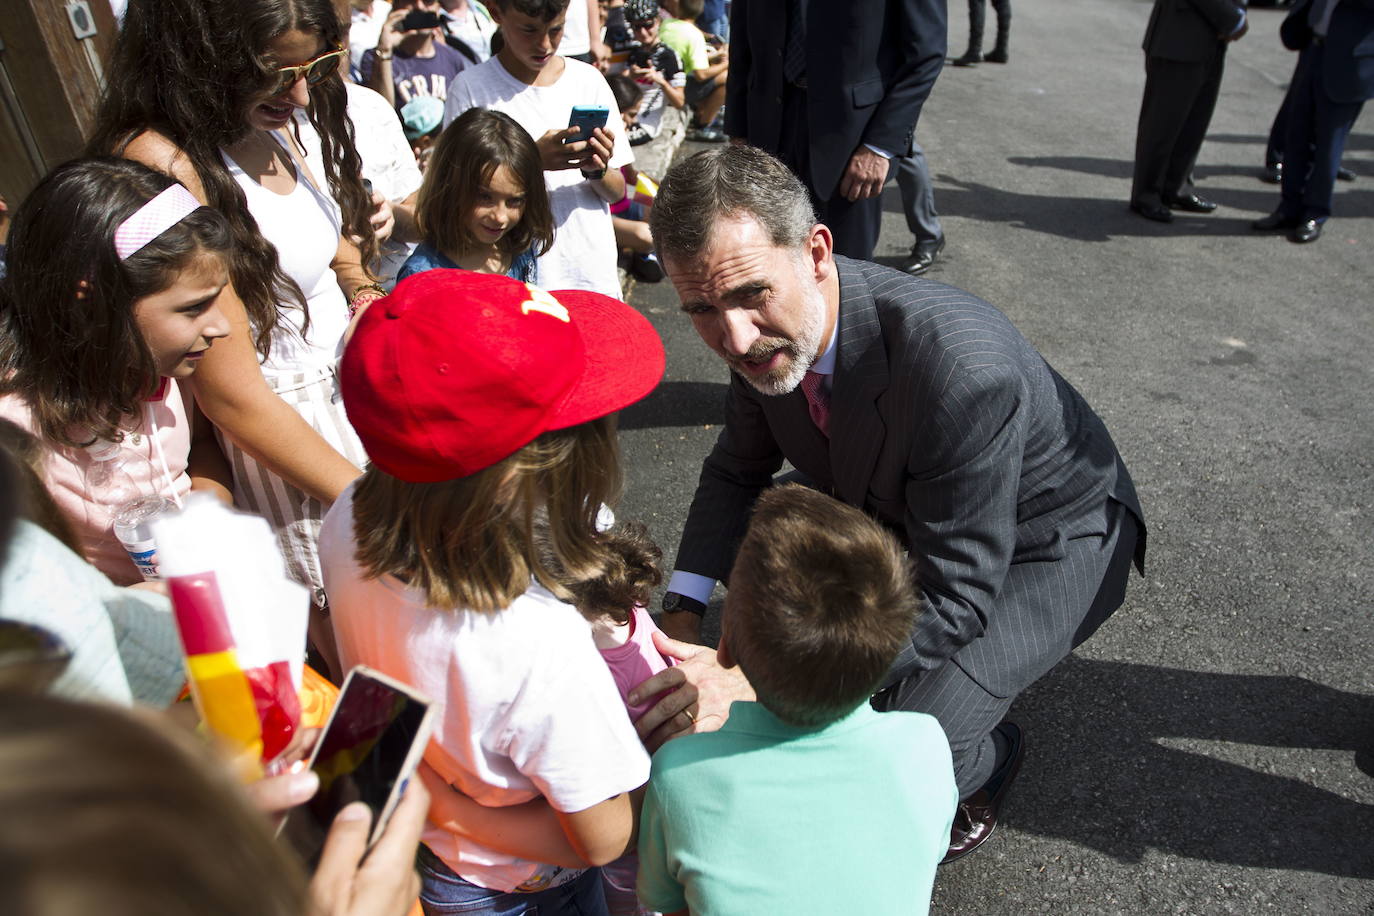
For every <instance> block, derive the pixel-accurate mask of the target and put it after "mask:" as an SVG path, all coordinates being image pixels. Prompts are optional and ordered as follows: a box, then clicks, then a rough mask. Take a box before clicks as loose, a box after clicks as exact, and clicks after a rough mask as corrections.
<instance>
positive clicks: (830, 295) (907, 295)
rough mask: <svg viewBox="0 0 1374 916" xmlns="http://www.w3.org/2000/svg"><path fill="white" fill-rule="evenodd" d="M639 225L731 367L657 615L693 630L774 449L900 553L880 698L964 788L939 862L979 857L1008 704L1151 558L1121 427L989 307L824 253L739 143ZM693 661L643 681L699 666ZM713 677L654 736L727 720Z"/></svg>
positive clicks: (700, 328) (675, 185)
mask: <svg viewBox="0 0 1374 916" xmlns="http://www.w3.org/2000/svg"><path fill="white" fill-rule="evenodd" d="M651 220H652V228H653V232H654V238H655V239H660V240H664V241H661V242H660V254H661V256H662V259H663V262H664V267H665V269H666V270H667V272H668V275H669V277H670V278H671V279H672V281H673V283H674V285H675V286H676V287H677V290H678V293H679V296H680V297H681V299H682V308H683V311H684V312H686V313H687V314H688V315H689V316H690V317H691V319H692V322H693V324H694V326H695V328H696V330H697V332H698V333H699V334H700V335H701V337H702V339H703V341H705V342H706V343H707V345H708V346H710V347H711V348H712V349H713V350H715V351H716V352H717V353H718V354H719V355H720V356H721V357H722V358H723V359H724V360H725V361H726V363H727V364H728V365H729V366H730V367H731V368H732V369H733V370H734V372H733V374H732V376H731V380H730V390H729V397H728V401H727V404H726V415H725V426H724V429H723V431H722V433H721V435H720V438H719V440H718V441H717V443H716V446H715V448H714V450H713V451H712V452H711V454H710V455H709V456H708V457H707V459H706V461H705V463H704V465H703V467H702V472H701V479H700V482H699V484H698V488H697V492H696V495H695V497H694V499H693V501H692V507H691V510H690V512H689V515H688V519H687V523H686V526H685V528H684V531H683V537H682V543H681V546H680V547H679V549H678V554H677V561H676V570H677V571H676V572H675V573H674V575H673V578H672V580H671V581H670V582H669V586H668V595H667V597H666V598H665V601H664V611H665V615H664V622H663V626H664V629H665V630H666V631H668V632H669V633H670V634H676V635H678V636H679V637H680V638H685V639H689V640H690V639H692V638H693V636H694V634H695V633H696V632H698V631H697V630H696V625H697V618H696V617H694V616H693V613H694V612H696V613H699V612H700V611H701V610H703V609H704V605H703V602H704V601H705V599H706V597H707V596H708V595H709V591H710V587H711V586H712V585H713V584H714V580H717V579H719V580H723V581H728V577H729V573H730V568H731V565H732V563H733V560H734V553H735V550H736V548H737V545H738V543H739V541H740V539H741V538H742V537H743V534H744V531H745V527H746V525H747V523H748V519H749V511H750V507H751V505H752V504H753V501H754V500H755V498H756V497H757V496H758V494H759V493H760V492H761V491H762V490H763V489H764V488H765V487H768V486H770V485H771V484H772V483H773V479H774V475H775V474H776V473H777V472H778V471H779V469H780V468H781V466H782V463H783V461H784V460H787V461H790V462H791V463H792V465H793V466H794V468H795V469H796V471H797V472H798V474H799V475H801V476H802V477H804V478H806V479H807V480H808V482H810V483H811V484H812V485H814V486H816V487H817V488H819V489H822V490H824V491H826V492H830V493H832V494H833V495H834V496H835V497H836V498H838V499H841V500H843V501H844V502H846V503H848V504H850V505H853V506H858V507H860V508H862V509H864V510H865V511H867V512H869V513H870V514H871V515H873V516H874V517H875V518H877V519H879V520H881V521H882V522H884V523H885V524H886V525H887V526H888V527H889V528H890V529H891V530H892V531H893V532H894V533H896V534H897V535H898V536H899V537H900V538H901V539H902V540H903V541H904V542H905V543H906V545H907V547H908V548H909V549H910V552H911V559H912V561H913V563H914V564H915V568H916V571H917V573H918V580H919V583H920V589H921V597H922V599H923V602H922V612H921V615H920V618H919V622H918V624H917V627H916V630H915V632H914V633H913V634H912V639H911V644H910V646H909V647H908V648H907V650H906V651H905V652H904V653H903V655H902V656H901V657H900V658H899V659H898V660H897V663H896V664H895V665H894V667H893V669H892V670H891V672H890V674H889V677H888V679H887V682H886V685H885V687H884V690H883V691H881V692H880V693H879V694H878V696H876V697H875V700H874V702H875V705H876V706H878V707H879V708H882V709H907V710H917V711H920V712H926V713H930V714H931V715H934V716H936V718H938V719H939V720H940V723H941V725H942V726H943V727H944V729H945V732H946V735H947V736H948V738H949V740H950V746H951V749H952V751H953V753H954V765H955V778H956V780H957V781H958V784H959V788H960V795H961V798H962V799H963V800H962V802H961V805H960V815H959V816H958V817H956V820H955V832H954V836H953V837H951V847H950V853H949V856H950V857H951V858H953V857H957V856H958V855H961V854H963V853H965V852H968V851H971V850H972V849H973V848H974V847H976V846H977V845H978V844H979V843H981V842H982V841H983V840H984V839H986V837H987V835H988V834H989V833H990V832H991V830H992V827H993V825H994V824H995V822H996V817H997V811H998V807H999V806H1000V803H1001V800H1002V798H1003V796H1004V794H1005V791H1006V788H1007V786H1008V785H1009V784H1010V782H1011V780H1012V778H1013V777H1014V776H1015V775H1016V769H1017V766H1018V765H1019V762H1020V755H1021V750H1022V747H1023V742H1022V736H1021V732H1020V729H1019V728H1017V727H1016V726H1015V725H1013V724H1011V723H1007V722H1003V721H1002V720H1003V717H1004V715H1005V714H1006V712H1007V709H1008V708H1009V707H1010V705H1011V703H1012V701H1013V699H1014V698H1015V697H1016V695H1017V694H1018V693H1020V691H1022V690H1023V689H1025V688H1026V687H1027V686H1028V685H1029V684H1031V683H1032V682H1033V681H1035V680H1036V679H1037V678H1039V677H1040V676H1041V675H1043V674H1044V673H1045V672H1046V671H1048V670H1049V669H1050V668H1051V667H1053V666H1054V665H1055V664H1056V663H1057V662H1059V661H1060V660H1061V659H1062V658H1064V656H1066V655H1067V654H1068V653H1069V652H1070V651H1071V650H1072V648H1073V647H1074V646H1076V645H1077V644H1078V643H1080V642H1082V641H1083V640H1084V639H1086V638H1087V637H1088V636H1089V635H1091V633H1092V632H1093V631H1094V630H1095V629H1096V628H1097V626H1098V625H1099V624H1100V623H1101V622H1102V621H1103V620H1104V619H1105V618H1106V617H1107V616H1108V615H1109V614H1110V613H1111V612H1112V611H1113V610H1115V609H1116V607H1118V606H1119V605H1120V603H1121V601H1122V599H1123V597H1124V593H1125V585H1126V578H1127V575H1128V572H1129V567H1130V564H1131V560H1132V559H1133V558H1134V559H1136V561H1137V563H1140V562H1142V561H1143V555H1144V527H1143V524H1142V522H1141V521H1140V519H1141V512H1140V507H1139V503H1138V502H1137V499H1136V495H1135V490H1134V488H1133V486H1132V484H1131V479H1130V475H1129V474H1128V473H1127V471H1126V468H1125V466H1124V464H1122V462H1121V458H1120V456H1119V455H1118V454H1117V451H1116V447H1115V446H1114V445H1113V443H1112V439H1111V436H1110V435H1108V433H1107V430H1106V428H1105V427H1104V426H1103V424H1102V421H1101V420H1100V419H1099V418H1098V417H1097V415H1096V414H1095V413H1093V411H1092V409H1091V408H1090V407H1089V406H1088V404H1087V403H1086V402H1085V401H1084V400H1083V398H1082V397H1081V396H1080V395H1079V394H1078V393H1077V392H1076V391H1075V390H1074V389H1073V387H1072V386H1071V385H1069V383H1068V382H1066V381H1065V380H1064V379H1063V378H1062V377H1060V376H1059V374H1058V373H1056V372H1055V371H1054V370H1053V369H1052V368H1050V366H1049V365H1048V364H1046V362H1045V361H1044V359H1043V358H1042V357H1041V356H1040V355H1039V354H1038V353H1037V352H1036V351H1035V349H1034V348H1033V347H1032V346H1031V345H1030V344H1029V343H1028V342H1027V341H1026V340H1025V338H1024V337H1022V336H1021V335H1020V334H1019V333H1018V332H1017V330H1016V328H1015V327H1013V326H1012V324H1011V323H1010V322H1009V321H1008V320H1007V318H1006V317H1005V316H1004V315H1003V314H1002V313H1001V312H999V311H998V310H997V309H995V308H993V307H992V306H991V305H989V304H987V303H986V302H983V301H981V300H979V299H977V298H975V297H974V296H971V295H969V294H968V293H965V292H963V291H961V290H958V289H954V288H951V287H948V286H943V285H941V284H938V283H933V282H930V281H926V280H922V279H918V278H913V277H911V276H909V275H907V274H904V273H902V272H899V271H894V270H891V269H888V268H885V267H880V266H877V265H874V264H869V263H864V262H860V261H854V260H850V259H847V258H844V257H834V256H832V251H831V245H830V233H829V232H828V230H827V229H826V227H825V226H823V225H816V224H814V223H813V222H812V219H811V213H810V212H809V209H808V208H807V207H806V198H805V193H804V191H803V190H802V188H801V187H800V186H799V185H798V184H797V183H796V182H795V180H794V179H792V178H791V176H790V175H788V173H787V172H786V170H785V169H784V168H783V167H782V166H781V165H780V164H779V163H778V162H777V161H776V160H774V159H772V158H771V157H768V156H766V155H764V154H762V153H759V152H758V151H756V150H752V149H749V148H747V147H735V148H730V149H726V150H724V151H720V152H716V153H707V154H701V155H698V156H695V157H692V158H691V159H690V160H687V161H686V162H683V163H680V164H679V165H678V166H677V167H675V168H674V169H673V170H671V171H670V172H669V173H668V176H667V177H666V179H665V180H664V182H663V185H662V187H661V188H660V191H659V196H658V198H657V200H656V202H655V205H654V211H653V214H652V217H651ZM703 588H704V591H703ZM725 613H727V614H728V613H729V602H728V598H727V603H726V608H725ZM696 664H697V667H698V668H700V667H701V663H700V660H699V659H698V660H697V662H696ZM683 667H684V669H685V670H683V671H681V672H678V673H676V674H670V675H666V676H660V677H661V680H660V681H659V683H657V684H656V685H655V686H658V687H659V688H660V689H661V688H662V687H663V686H669V685H671V684H673V683H680V682H682V681H684V680H685V681H688V682H690V683H693V684H697V683H698V682H700V681H709V679H710V678H709V677H706V676H705V675H704V674H703V676H702V677H701V678H698V677H697V674H698V671H694V670H693V668H692V667H690V666H687V665H684V666H683ZM710 692H711V690H710V688H705V687H704V688H702V689H701V690H700V691H699V696H700V697H701V699H700V700H699V703H700V705H699V707H698V708H696V709H691V708H689V707H686V706H684V705H682V704H681V703H678V702H670V701H669V700H665V701H664V702H663V703H662V704H660V705H661V706H663V707H664V708H663V709H661V710H654V711H651V713H650V714H649V715H648V716H646V720H647V722H646V723H645V727H646V729H652V728H655V727H657V726H658V725H659V724H660V723H662V722H665V721H666V719H667V718H669V717H670V716H671V715H673V714H675V713H677V712H679V711H680V710H681V709H683V708H688V709H689V712H690V713H691V716H694V717H695V718H693V720H692V724H693V726H694V727H700V726H698V725H697V723H699V722H701V721H702V720H703V719H704V718H705V717H706V716H709V715H720V714H721V708H722V707H721V704H720V703H719V701H718V700H717V699H715V698H713V697H711V696H709V693H710ZM688 702H689V703H690V702H697V701H696V700H689V701H688ZM651 717H652V718H651ZM999 723H1000V724H999ZM686 724H687V723H686V722H683V721H678V722H677V723H676V724H675V725H673V726H670V727H683V726H684V725H686Z"/></svg>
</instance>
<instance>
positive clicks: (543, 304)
mask: <svg viewBox="0 0 1374 916" xmlns="http://www.w3.org/2000/svg"><path fill="white" fill-rule="evenodd" d="M525 289H527V290H529V291H530V297H529V298H528V299H526V300H525V301H524V302H523V303H521V305H520V311H521V313H522V314H525V315H528V314H529V313H530V312H543V313H544V314H545V315H550V316H552V317H554V318H557V319H558V320H559V321H561V322H563V323H564V324H567V323H568V322H569V321H571V320H572V318H571V317H570V316H569V315H568V309H567V306H565V305H564V304H563V303H561V302H559V301H558V300H557V299H555V298H554V297H553V296H552V295H550V294H549V293H548V291H547V290H542V289H540V288H539V287H537V286H530V285H529V284H528V283H526V284H525Z"/></svg>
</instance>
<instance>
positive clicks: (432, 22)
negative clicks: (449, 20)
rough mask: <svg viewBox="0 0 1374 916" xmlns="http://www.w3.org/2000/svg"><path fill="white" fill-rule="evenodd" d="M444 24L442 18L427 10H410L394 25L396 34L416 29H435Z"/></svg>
mask: <svg viewBox="0 0 1374 916" xmlns="http://www.w3.org/2000/svg"><path fill="white" fill-rule="evenodd" d="M443 24H444V17H442V16H440V15H439V14H438V13H431V12H429V11H428V10H411V11H410V12H409V13H406V16H405V18H404V19H402V20H401V21H400V22H399V23H397V25H396V31H398V32H414V31H416V30H417V29H435V28H438V27H439V26H441V25H443Z"/></svg>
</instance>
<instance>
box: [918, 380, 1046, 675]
mask: <svg viewBox="0 0 1374 916" xmlns="http://www.w3.org/2000/svg"><path fill="white" fill-rule="evenodd" d="M1025 400H1026V399H1025V397H1024V394H1023V386H1022V382H1021V376H1020V374H1019V373H1018V372H1016V371H1015V369H1014V368H1013V367H1009V366H998V365H994V366H990V367H986V368H981V369H976V370H972V371H968V372H962V373H959V374H958V375H957V376H955V377H953V380H952V381H950V383H949V384H948V385H947V386H946V388H945V389H944V390H943V391H942V392H940V394H939V395H938V403H937V404H936V406H935V408H934V409H933V411H932V412H931V413H930V414H929V419H928V420H927V421H926V422H925V423H923V424H922V425H921V426H920V427H919V428H918V431H917V435H916V437H915V439H914V441H913V455H912V459H911V465H910V469H911V472H912V473H911V476H910V478H909V480H908V483H907V487H906V502H907V507H906V529H907V536H908V539H909V542H910V546H911V558H912V560H913V562H914V563H915V568H916V572H917V575H918V577H919V583H918V584H919V589H920V591H921V593H922V595H923V597H924V599H925V600H924V601H923V603H922V607H921V616H920V618H919V619H918V621H917V625H916V632H915V634H914V635H913V638H912V644H913V647H914V649H915V651H916V656H917V665H918V670H928V669H932V668H935V667H937V666H938V665H940V664H941V663H943V662H944V661H945V660H946V659H948V658H950V657H951V656H953V655H954V654H955V653H956V652H957V651H958V650H959V649H960V648H961V647H963V646H965V645H967V644H968V643H969V642H971V641H972V640H974V639H975V638H977V637H978V636H980V635H982V633H983V632H984V630H986V628H987V625H988V612H989V609H990V608H991V607H992V605H993V602H994V600H995V599H996V597H997V595H998V592H999V591H1000V590H1001V588H1002V585H1003V582H1004V581H1005V580H1006V577H1007V570H1008V568H1009V565H1010V563H1011V557H1012V553H1013V550H1014V549H1015V546H1016V526H1017V497H1018V489H1019V485H1020V477H1021V463H1022V455H1023V452H1024V449H1025V438H1026V424H1027V422H1028V421H1027V416H1026V414H1027V410H1026V408H1025Z"/></svg>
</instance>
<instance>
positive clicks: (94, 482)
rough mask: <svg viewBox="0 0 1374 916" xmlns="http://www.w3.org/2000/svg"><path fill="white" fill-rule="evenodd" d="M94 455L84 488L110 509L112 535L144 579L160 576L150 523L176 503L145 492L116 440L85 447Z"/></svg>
mask: <svg viewBox="0 0 1374 916" xmlns="http://www.w3.org/2000/svg"><path fill="white" fill-rule="evenodd" d="M87 453H88V454H89V455H90V456H91V458H92V459H94V460H93V461H92V462H91V465H90V467H89V468H88V470H87V472H86V483H87V487H88V489H87V492H88V493H90V495H91V496H92V497H93V498H95V499H98V500H100V501H101V502H102V503H103V504H104V505H105V506H106V508H107V509H108V510H109V513H110V519H111V521H112V523H113V527H114V536H115V537H116V538H118V539H119V543H120V544H122V545H123V547H124V549H125V551H127V552H128V554H129V559H131V560H133V561H134V565H135V566H137V567H138V571H139V573H140V574H142V576H143V578H144V579H147V580H150V581H153V580H158V579H161V578H162V576H161V575H160V574H159V573H158V569H157V542H156V541H155V540H154V539H153V530H152V523H153V521H154V520H156V519H158V518H161V517H162V516H164V515H167V514H169V513H172V512H175V511H176V508H177V507H176V503H174V502H173V501H172V500H170V499H168V498H167V497H165V496H159V495H153V496H145V495H143V493H142V492H140V490H139V488H138V484H137V483H135V482H134V479H133V477H132V476H130V474H129V470H128V468H127V467H125V463H124V461H125V455H124V452H123V450H122V449H121V448H120V446H119V443H117V442H97V443H96V444H94V445H92V446H89V447H88V448H87Z"/></svg>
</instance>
